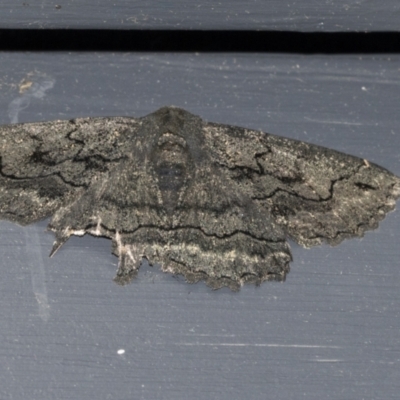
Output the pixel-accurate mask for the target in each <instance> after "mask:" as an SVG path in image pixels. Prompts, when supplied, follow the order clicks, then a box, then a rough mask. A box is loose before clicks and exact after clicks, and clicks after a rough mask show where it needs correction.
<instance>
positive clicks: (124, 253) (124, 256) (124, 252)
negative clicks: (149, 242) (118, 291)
mask: <svg viewBox="0 0 400 400" xmlns="http://www.w3.org/2000/svg"><path fill="white" fill-rule="evenodd" d="M112 248H113V250H112V252H113V254H115V255H116V256H117V257H118V269H117V273H116V275H115V277H114V282H116V283H117V284H118V285H122V286H123V285H126V284H128V283H130V282H131V281H132V279H134V278H135V277H136V275H137V273H138V271H139V267H140V262H141V259H142V257H141V256H140V255H139V254H138V253H137V251H135V250H136V249H135V247H134V246H132V245H127V244H124V243H123V242H122V238H121V235H120V234H119V233H118V232H117V233H116V235H115V239H113V241H112Z"/></svg>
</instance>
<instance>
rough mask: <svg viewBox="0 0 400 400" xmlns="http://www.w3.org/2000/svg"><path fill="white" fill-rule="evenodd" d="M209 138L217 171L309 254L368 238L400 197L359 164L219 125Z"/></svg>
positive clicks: (398, 188) (384, 176)
mask: <svg viewBox="0 0 400 400" xmlns="http://www.w3.org/2000/svg"><path fill="white" fill-rule="evenodd" d="M205 135H206V142H207V146H208V148H209V149H210V150H209V151H210V152H212V154H213V158H214V160H215V161H216V163H217V164H218V165H219V166H220V167H221V168H224V169H226V170H227V171H228V172H229V175H230V177H231V179H233V180H235V181H236V182H239V183H240V185H241V186H242V187H243V190H245V191H246V192H247V193H248V194H249V195H250V196H251V197H252V198H253V199H254V201H257V202H259V203H261V204H262V205H263V206H264V207H265V208H266V209H267V210H268V211H269V212H270V213H271V214H272V215H273V216H274V218H275V221H276V222H277V223H278V224H280V225H281V226H282V227H283V228H284V229H285V231H286V232H287V234H288V235H289V236H290V237H292V238H293V239H294V240H295V241H296V242H298V243H299V244H301V245H303V246H306V247H309V246H314V245H318V244H320V243H321V242H327V243H329V244H331V245H336V244H338V243H340V242H341V241H342V240H344V239H346V238H349V237H353V236H363V234H364V232H365V231H366V230H370V229H374V228H376V227H377V226H378V223H379V221H380V220H382V219H383V218H384V217H385V215H386V213H387V212H389V211H390V210H393V209H394V207H395V200H396V199H397V198H398V197H399V196H400V178H398V177H397V176H395V175H393V174H392V173H391V172H389V171H387V170H386V169H384V168H382V167H379V166H378V165H375V164H373V163H370V162H368V161H366V160H363V159H360V158H357V157H353V156H350V155H347V154H343V153H340V152H337V151H334V150H330V149H327V148H323V147H319V146H315V145H311V144H308V143H304V142H299V141H296V140H292V139H287V138H283V137H279V136H274V135H269V134H266V133H263V132H259V131H253V130H248V129H243V128H238V127H231V126H225V125H218V124H212V123H210V124H208V125H206V127H205Z"/></svg>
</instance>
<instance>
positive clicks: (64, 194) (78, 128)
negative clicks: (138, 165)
mask: <svg viewBox="0 0 400 400" xmlns="http://www.w3.org/2000/svg"><path fill="white" fill-rule="evenodd" d="M137 125H138V122H137V120H135V119H132V118H120V117H115V118H80V119H75V120H70V121H53V122H38V123H25V124H15V125H5V126H0V218H2V219H8V220H11V221H14V222H18V223H20V224H24V225H25V224H29V223H31V222H34V221H37V220H40V219H42V218H45V217H48V216H50V215H52V214H53V213H54V212H55V211H56V210H57V209H58V208H59V207H61V206H63V205H65V204H67V203H69V202H71V201H73V200H74V199H75V198H76V196H78V195H79V194H82V192H83V191H85V190H86V189H87V188H88V186H89V185H90V184H91V182H92V181H94V180H96V179H98V178H99V177H100V176H101V175H102V174H104V173H106V172H107V171H108V170H109V169H110V168H111V167H112V166H113V165H114V164H115V163H117V162H118V160H120V159H121V158H124V157H125V152H126V151H127V149H126V147H127V146H126V143H127V142H128V141H129V137H130V136H131V135H132V132H134V131H135V129H136V126H137Z"/></svg>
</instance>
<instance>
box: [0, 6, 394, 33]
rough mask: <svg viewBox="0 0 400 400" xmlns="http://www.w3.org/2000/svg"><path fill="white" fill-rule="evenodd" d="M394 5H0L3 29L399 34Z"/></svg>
mask: <svg viewBox="0 0 400 400" xmlns="http://www.w3.org/2000/svg"><path fill="white" fill-rule="evenodd" d="M399 7H400V6H399V5H398V4H397V3H395V2H393V1H389V2H387V1H386V2H376V1H367V2H365V1H359V0H348V1H346V0H324V1H322V2H315V1H312V0H303V1H300V0H286V1H280V0H269V1H265V0H252V1H251V2H245V3H244V2H243V1H240V0H233V1H232V0H223V1H218V2H216V1H213V0H206V1H204V0H203V1H201V2H199V3H196V5H195V6H193V4H191V3H190V2H187V1H181V0H173V1H169V2H168V3H164V2H162V1H143V0H141V1H135V2H132V1H130V0H119V1H118V2H114V3H112V4H110V2H109V1H107V0H86V1H75V0H63V1H60V2H59V4H57V3H56V2H44V1H42V2H25V3H16V2H15V1H13V0H4V1H3V2H2V5H1V6H0V26H1V27H2V28H15V29H18V28H29V29H43V28H65V29H216V30H219V29H222V30H227V29H228V30H243V29H249V30H258V29H266V30H284V31H304V32H315V31H319V32H335V31H336V32H339V31H363V32H364V31H365V32H368V31H388V30H393V31H398V30H399V23H398V13H399Z"/></svg>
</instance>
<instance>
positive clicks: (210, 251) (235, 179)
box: [0, 107, 400, 290]
mask: <svg viewBox="0 0 400 400" xmlns="http://www.w3.org/2000/svg"><path fill="white" fill-rule="evenodd" d="M0 141H1V142H0V157H1V160H0V162H1V164H0V168H1V169H0V218H2V219H7V220H10V221H13V222H17V223H19V224H22V225H26V224H29V223H32V222H35V221H38V220H41V219H43V218H46V217H49V216H52V219H51V221H50V223H49V225H48V228H49V230H51V231H53V232H54V233H55V237H56V240H55V242H54V246H53V250H52V252H51V255H53V254H54V253H55V252H56V251H57V250H58V249H59V248H60V247H61V246H62V245H63V244H64V243H65V242H66V241H67V240H68V238H69V237H70V236H71V235H78V236H82V235H84V234H86V233H89V234H91V235H95V236H104V237H107V238H110V239H111V240H112V252H113V253H114V254H115V255H116V256H117V257H118V258H119V264H118V270H117V275H116V277H115V280H116V281H117V282H118V283H120V284H124V283H127V282H129V281H130V280H131V279H132V278H133V277H134V276H135V275H136V274H137V272H138V270H139V267H140V263H141V260H142V259H143V258H146V259H147V260H148V261H149V263H150V265H153V264H156V263H157V264H160V265H161V268H162V270H163V271H167V272H171V273H173V274H182V275H184V277H185V278H186V280H187V281H188V282H190V283H193V282H197V281H199V280H204V281H205V282H206V284H207V285H209V286H210V287H212V288H213V289H218V288H220V287H222V286H228V287H229V288H231V289H233V290H237V289H239V288H240V286H241V285H243V284H244V283H248V282H250V283H255V284H260V283H261V282H263V281H266V280H275V281H281V280H284V279H285V276H286V274H287V273H288V272H289V262H290V261H291V260H292V256H291V252H290V248H289V245H288V243H287V241H286V239H287V238H288V237H289V238H291V239H293V240H294V241H295V242H297V243H299V244H301V245H302V246H304V247H310V246H315V245H318V244H320V243H322V242H325V243H329V244H331V245H337V244H338V243H340V242H341V241H342V240H344V239H346V238H350V237H354V236H360V237H361V236H363V234H364V232H365V231H366V230H370V229H374V228H376V227H377V226H378V222H379V221H380V220H382V219H383V218H384V217H385V215H386V213H387V212H389V211H390V210H393V209H394V207H395V200H396V199H397V198H398V197H399V196H400V178H399V177H397V176H395V175H393V174H392V173H391V172H389V171H387V170H386V169H384V168H382V167H379V166H377V165H375V164H373V163H370V162H368V161H366V160H363V159H361V158H357V157H353V156H350V155H346V154H343V153H339V152H337V151H334V150H329V149H326V148H323V147H319V146H315V145H312V144H307V143H303V142H299V141H296V140H292V139H286V138H283V137H278V136H274V135H270V134H267V133H263V132H259V131H254V130H250V129H245V128H239V127H236V126H229V125H222V124H216V123H209V122H206V121H203V120H202V119H201V118H200V117H198V116H196V115H193V114H191V113H189V112H187V111H185V110H182V109H179V108H175V107H164V108H161V109H159V110H158V111H156V112H154V113H152V114H149V115H147V116H145V117H142V118H128V117H113V118H78V119H74V120H70V121H53V122H38V123H23V124H15V125H6V126H1V127H0Z"/></svg>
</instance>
